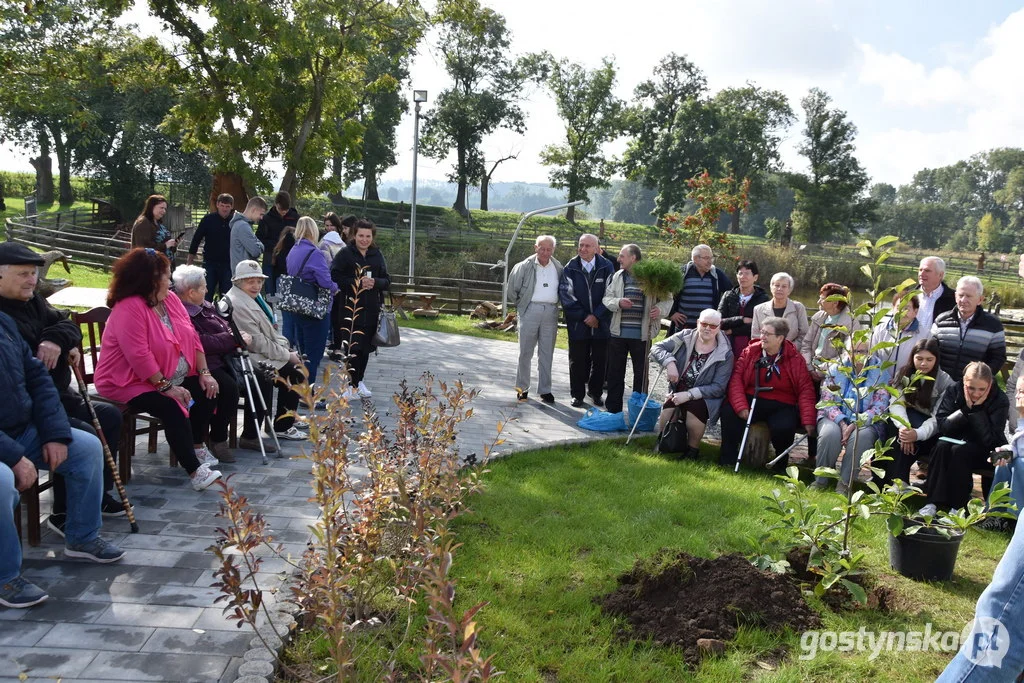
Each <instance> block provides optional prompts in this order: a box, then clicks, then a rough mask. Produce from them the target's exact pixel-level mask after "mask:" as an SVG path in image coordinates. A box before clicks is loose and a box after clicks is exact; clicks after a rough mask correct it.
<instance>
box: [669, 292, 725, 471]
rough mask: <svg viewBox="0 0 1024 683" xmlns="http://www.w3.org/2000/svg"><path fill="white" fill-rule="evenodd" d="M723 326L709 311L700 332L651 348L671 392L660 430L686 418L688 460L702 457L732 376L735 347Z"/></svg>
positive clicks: (700, 320) (677, 336) (680, 334)
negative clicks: (706, 432)
mask: <svg viewBox="0 0 1024 683" xmlns="http://www.w3.org/2000/svg"><path fill="white" fill-rule="evenodd" d="M721 324H722V314H721V313H719V312H718V311H716V310H715V309H713V308H707V309H705V310H703V311H701V313H700V316H699V317H698V318H697V329H686V330H682V331H681V332H677V333H676V334H674V335H672V336H671V337H669V338H668V339H666V340H664V341H662V342H659V343H657V344H655V345H654V347H653V348H652V349H651V358H653V359H654V360H655V361H657V362H658V363H661V365H662V367H664V368H665V374H666V375H667V376H668V384H669V389H670V390H671V392H672V393H670V394H669V395H668V398H667V400H666V401H665V405H664V407H663V409H662V411H661V419H660V420H659V422H658V431H659V432H660V431H661V429H662V428H663V427H664V425H665V423H667V422H668V420H670V419H676V418H675V416H676V415H677V414H678V415H679V418H678V419H685V421H686V441H687V446H688V448H689V450H688V451H687V452H686V453H685V454H684V457H687V458H693V459H697V458H698V457H699V456H700V440H701V438H703V436H704V430H705V428H706V427H707V425H708V424H709V423H710V424H714V423H715V422H716V421H717V420H718V413H719V410H721V407H722V400H723V398H724V397H725V390H726V388H727V387H728V386H729V377H730V376H731V375H732V366H733V355H732V346H731V344H730V343H729V338H728V337H726V336H725V335H724V334H723V333H722V331H721V329H720V327H721ZM677 411H678V413H677ZM684 416H685V417H684Z"/></svg>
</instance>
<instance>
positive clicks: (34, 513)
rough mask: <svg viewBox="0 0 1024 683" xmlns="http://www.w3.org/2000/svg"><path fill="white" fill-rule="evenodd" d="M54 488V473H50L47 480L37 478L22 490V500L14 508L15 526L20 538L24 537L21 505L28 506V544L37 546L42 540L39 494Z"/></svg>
mask: <svg viewBox="0 0 1024 683" xmlns="http://www.w3.org/2000/svg"><path fill="white" fill-rule="evenodd" d="M45 471H46V470H42V471H41V472H40V473H39V474H43V472H45ZM52 488H53V473H50V475H49V476H48V477H47V479H46V481H39V480H36V483H34V484H32V486H31V487H29V488H28V489H26V490H24V491H22V492H21V501H20V502H19V504H18V505H17V507H15V508H14V527H15V528H16V529H17V530H18V538H22V534H21V506H22V505H24V506H25V508H26V515H27V516H28V525H27V526H28V544H29V545H30V546H33V547H35V546H37V545H39V544H40V543H41V542H42V525H41V524H40V522H39V494H40V493H42V492H43V491H46V490H47V489H52Z"/></svg>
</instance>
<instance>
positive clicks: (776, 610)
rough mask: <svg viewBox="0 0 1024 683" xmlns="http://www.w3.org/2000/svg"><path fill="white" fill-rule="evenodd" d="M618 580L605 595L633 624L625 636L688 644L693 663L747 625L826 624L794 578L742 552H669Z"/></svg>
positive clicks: (797, 627) (606, 605) (609, 609)
mask: <svg viewBox="0 0 1024 683" xmlns="http://www.w3.org/2000/svg"><path fill="white" fill-rule="evenodd" d="M618 583H619V585H618V587H617V588H616V589H615V590H614V591H612V592H611V593H609V594H608V595H606V596H604V597H603V598H601V599H600V601H601V606H602V608H603V610H604V611H605V612H606V613H608V614H611V615H615V616H619V617H623V618H625V620H626V622H627V624H628V626H625V627H624V628H623V629H622V630H621V632H620V633H619V634H618V635H619V636H620V637H622V638H625V639H636V640H648V639H651V640H653V641H654V643H655V644H657V645H672V646H676V647H679V648H682V649H683V651H684V656H685V658H686V661H687V663H688V664H689V665H690V666H696V664H697V663H698V662H699V661H700V659H701V657H702V653H703V652H709V653H714V652H720V651H721V650H722V649H723V647H722V642H721V641H728V640H732V639H733V638H734V637H735V636H736V630H737V627H738V626H740V625H741V624H745V625H750V626H756V627H758V628H763V629H766V630H770V631H779V630H782V629H783V628H784V627H786V626H789V627H790V628H792V629H793V630H794V631H797V632H802V631H806V630H809V629H813V628H818V627H819V626H820V625H821V620H820V619H819V618H818V615H817V614H815V613H814V611H812V610H811V608H810V607H808V606H807V603H806V602H804V598H803V596H802V595H801V593H800V590H799V588H797V587H796V586H795V585H794V584H793V582H792V581H791V580H790V579H789V578H787V577H786V576H783V575H780V574H773V573H771V572H767V571H763V570H760V569H758V568H757V567H754V566H753V565H752V564H750V562H749V561H748V560H747V559H746V558H744V557H743V556H742V555H739V554H733V555H722V556H721V557H716V558H714V559H710V560H709V559H706V558H702V557H694V556H692V555H689V554H688V553H683V552H671V551H667V550H663V551H661V552H660V553H659V554H658V555H656V556H655V557H654V558H653V559H649V560H641V561H639V562H637V563H636V565H634V567H633V569H631V570H630V571H629V572H628V573H626V574H623V575H622V576H620V577H619V580H618ZM698 641H700V643H699V644H698ZM716 641H717V642H716Z"/></svg>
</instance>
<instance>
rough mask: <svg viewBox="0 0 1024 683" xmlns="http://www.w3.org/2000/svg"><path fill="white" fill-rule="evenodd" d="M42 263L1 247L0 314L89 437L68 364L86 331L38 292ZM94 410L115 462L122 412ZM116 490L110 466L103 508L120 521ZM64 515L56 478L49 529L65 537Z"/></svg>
mask: <svg viewBox="0 0 1024 683" xmlns="http://www.w3.org/2000/svg"><path fill="white" fill-rule="evenodd" d="M42 263H43V259H42V258H41V257H40V256H39V254H37V253H35V252H34V251H32V250H31V249H29V248H28V247H26V246H25V245H23V244H17V243H15V242H4V243H2V244H0V312H3V313H6V314H7V315H9V316H10V317H11V319H12V320H14V323H15V324H16V325H17V326H18V333H19V334H20V335H21V338H22V339H24V340H25V342H26V343H27V344H28V346H29V349H30V350H31V351H32V352H33V353H34V354H35V356H36V358H38V359H39V360H40V361H41V362H42V363H43V365H45V366H46V369H47V370H49V371H50V377H51V378H52V379H53V384H54V386H55V387H56V388H57V393H58V394H60V398H61V403H62V404H63V406H64V411H65V412H66V413H67V415H68V417H69V418H70V419H71V423H72V426H74V427H76V428H78V429H81V430H83V431H86V432H90V433H91V432H93V427H92V415H91V414H90V413H89V407H88V406H87V405H86V404H85V401H84V400H83V399H82V397H81V396H80V395H79V394H78V393H77V392H76V391H74V390H73V389H72V388H71V368H70V366H69V364H68V363H69V358H71V359H72V360H73V362H78V358H79V352H78V345H79V343H81V341H82V333H81V331H80V330H79V328H78V325H75V324H74V323H73V322H71V320H70V319H69V317H68V315H67V314H66V313H62V312H60V311H58V310H57V309H55V308H54V307H53V306H51V305H50V304H49V303H47V301H46V299H44V298H43V297H42V296H40V295H39V294H38V293H37V292H35V291H34V290H35V284H36V281H37V267H38V266H39V265H41V264H42ZM93 407H94V408H95V409H96V415H97V417H98V419H99V421H100V427H101V428H102V429H103V436H104V437H105V438H106V440H107V443H108V445H109V446H110V452H111V454H112V455H113V456H114V457H115V458H116V457H117V445H118V440H119V438H120V435H121V411H120V410H118V409H117V408H115V407H114V406H112V405H109V404H106V403H95V404H94V406H93ZM113 486H114V475H113V474H112V473H111V471H110V468H109V467H106V466H104V468H103V491H104V494H103V501H102V504H101V509H102V511H103V514H104V515H105V516H108V517H121V516H124V515H125V511H124V506H123V505H121V503H120V502H118V501H117V500H115V499H114V498H113V496H111V495H110V494H109V493H107V491H110V490H111V489H112V488H113ZM66 512H67V510H66V490H65V486H64V478H63V477H62V476H60V475H59V474H58V475H55V476H54V480H53V508H52V510H51V514H50V517H49V518H48V519H47V522H46V523H47V526H49V527H50V528H51V529H52V530H53V531H55V532H56V533H58V534H61V535H63V534H64V524H65V521H66V518H67V515H66V514H65V513H66Z"/></svg>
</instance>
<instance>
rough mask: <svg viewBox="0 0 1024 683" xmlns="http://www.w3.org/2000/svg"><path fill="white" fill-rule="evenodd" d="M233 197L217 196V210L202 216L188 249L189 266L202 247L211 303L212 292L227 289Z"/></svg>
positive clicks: (229, 278) (222, 292)
mask: <svg viewBox="0 0 1024 683" xmlns="http://www.w3.org/2000/svg"><path fill="white" fill-rule="evenodd" d="M234 207H235V198H234V197H232V196H231V195H229V194H226V193H225V194H222V195H220V196H218V197H217V210H216V211H211V212H210V213H208V214H206V215H205V216H203V220H201V221H199V227H197V228H196V234H194V235H192V242H191V244H189V246H188V264H189V265H192V261H194V260H195V257H196V254H198V253H199V245H200V244H202V243H203V241H205V242H206V246H205V247H203V268H204V269H205V270H206V300H207V301H213V293H214V290H219V291H220V293H221V295H222V296H223V295H224V294H227V293H228V290H229V289H231V276H232V275H233V273H232V272H231V217H232V215H233V214H234Z"/></svg>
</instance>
